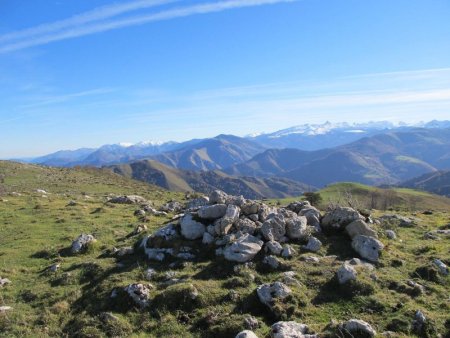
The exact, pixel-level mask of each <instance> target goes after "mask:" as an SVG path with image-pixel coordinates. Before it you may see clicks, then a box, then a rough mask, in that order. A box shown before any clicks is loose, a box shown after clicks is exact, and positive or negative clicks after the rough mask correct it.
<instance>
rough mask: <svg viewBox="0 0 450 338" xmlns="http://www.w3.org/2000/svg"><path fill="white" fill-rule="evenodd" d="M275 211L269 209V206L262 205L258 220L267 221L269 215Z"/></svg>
mask: <svg viewBox="0 0 450 338" xmlns="http://www.w3.org/2000/svg"><path fill="white" fill-rule="evenodd" d="M274 211H275V210H274V208H271V207H269V206H267V205H265V204H261V205H260V206H259V210H258V219H259V221H260V222H264V221H265V220H266V219H267V217H269V215H270V214H271V213H273V212H274Z"/></svg>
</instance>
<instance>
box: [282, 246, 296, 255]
mask: <svg viewBox="0 0 450 338" xmlns="http://www.w3.org/2000/svg"><path fill="white" fill-rule="evenodd" d="M296 253H297V252H296V251H295V250H294V248H293V247H292V246H290V245H285V246H283V251H281V256H282V257H284V258H291V257H292V256H294V255H295V254H296Z"/></svg>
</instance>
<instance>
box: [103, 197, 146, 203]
mask: <svg viewBox="0 0 450 338" xmlns="http://www.w3.org/2000/svg"><path fill="white" fill-rule="evenodd" d="M108 202H109V203H117V204H143V203H147V200H146V199H145V198H144V197H142V196H138V195H123V196H116V197H113V198H110V199H109V200H108Z"/></svg>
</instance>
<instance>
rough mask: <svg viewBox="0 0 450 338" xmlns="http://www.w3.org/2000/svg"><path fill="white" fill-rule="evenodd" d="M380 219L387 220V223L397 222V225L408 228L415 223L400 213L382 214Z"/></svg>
mask: <svg viewBox="0 0 450 338" xmlns="http://www.w3.org/2000/svg"><path fill="white" fill-rule="evenodd" d="M380 220H381V221H382V222H388V223H397V224H398V226H399V227H403V228H410V227H413V226H415V225H416V221H415V220H413V219H411V218H408V217H404V216H400V215H395V214H394V215H383V216H381V217H380Z"/></svg>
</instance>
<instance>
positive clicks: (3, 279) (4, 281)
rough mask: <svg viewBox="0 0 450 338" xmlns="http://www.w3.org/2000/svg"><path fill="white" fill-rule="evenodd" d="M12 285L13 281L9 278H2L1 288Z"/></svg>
mask: <svg viewBox="0 0 450 338" xmlns="http://www.w3.org/2000/svg"><path fill="white" fill-rule="evenodd" d="M8 284H11V281H10V280H9V279H8V278H2V277H0V288H2V287H4V286H5V285H8Z"/></svg>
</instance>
